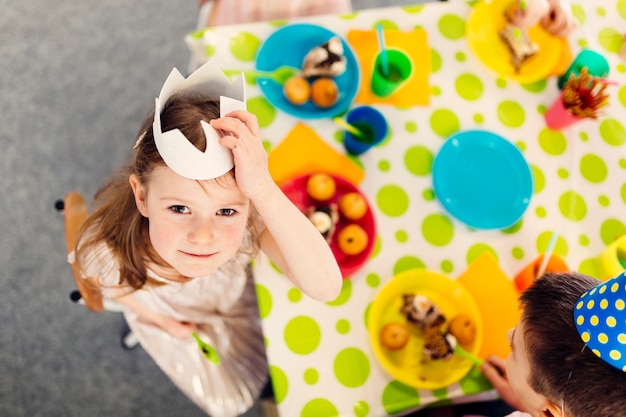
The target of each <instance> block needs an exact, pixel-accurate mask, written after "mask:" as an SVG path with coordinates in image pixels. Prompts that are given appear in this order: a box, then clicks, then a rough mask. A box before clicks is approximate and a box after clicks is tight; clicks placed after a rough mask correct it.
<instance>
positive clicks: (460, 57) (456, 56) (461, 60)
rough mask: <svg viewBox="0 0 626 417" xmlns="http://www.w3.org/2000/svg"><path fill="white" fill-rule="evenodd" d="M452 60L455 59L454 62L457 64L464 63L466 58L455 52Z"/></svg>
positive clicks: (462, 53) (461, 53)
mask: <svg viewBox="0 0 626 417" xmlns="http://www.w3.org/2000/svg"><path fill="white" fill-rule="evenodd" d="M454 58H456V60H457V61H459V62H465V59H466V58H467V56H466V55H465V53H464V52H457V53H456V54H454Z"/></svg>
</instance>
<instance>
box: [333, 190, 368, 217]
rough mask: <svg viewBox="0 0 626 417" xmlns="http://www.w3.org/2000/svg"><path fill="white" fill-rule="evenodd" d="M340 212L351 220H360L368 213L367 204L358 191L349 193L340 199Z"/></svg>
mask: <svg viewBox="0 0 626 417" xmlns="http://www.w3.org/2000/svg"><path fill="white" fill-rule="evenodd" d="M339 211H340V212H341V214H343V215H344V216H345V217H346V218H348V219H350V220H358V219H360V218H361V217H363V216H364V215H365V213H366V212H367V202H366V201H365V198H363V196H362V195H361V194H359V193H357V192H356V191H353V192H349V193H346V194H344V195H342V196H341V197H340V198H339Z"/></svg>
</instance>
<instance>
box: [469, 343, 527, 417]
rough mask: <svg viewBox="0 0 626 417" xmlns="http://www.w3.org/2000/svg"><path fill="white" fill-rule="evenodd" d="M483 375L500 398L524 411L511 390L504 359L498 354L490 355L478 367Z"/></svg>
mask: <svg viewBox="0 0 626 417" xmlns="http://www.w3.org/2000/svg"><path fill="white" fill-rule="evenodd" d="M480 370H481V371H482V373H483V375H485V377H486V378H487V379H488V380H489V381H490V382H491V384H492V385H493V387H494V388H495V389H496V390H497V391H498V393H499V394H500V397H502V400H503V401H504V402H506V403H507V404H509V405H510V406H511V407H513V408H515V409H516V410H520V411H525V410H524V408H523V406H522V404H521V403H520V401H519V400H518V398H517V395H516V394H515V393H514V392H513V388H511V384H510V383H509V380H508V378H507V375H506V361H505V360H504V359H502V358H500V357H498V356H494V355H491V356H489V357H488V358H487V360H486V361H485V362H484V363H483V365H482V366H481V369H480Z"/></svg>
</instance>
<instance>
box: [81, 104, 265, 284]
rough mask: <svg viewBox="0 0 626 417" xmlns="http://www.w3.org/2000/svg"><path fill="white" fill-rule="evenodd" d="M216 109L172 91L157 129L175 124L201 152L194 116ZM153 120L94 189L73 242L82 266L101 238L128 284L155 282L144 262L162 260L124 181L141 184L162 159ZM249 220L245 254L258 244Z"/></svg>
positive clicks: (207, 116)
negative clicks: (118, 165) (117, 166)
mask: <svg viewBox="0 0 626 417" xmlns="http://www.w3.org/2000/svg"><path fill="white" fill-rule="evenodd" d="M219 110H220V109H219V100H215V99H207V98H202V97H182V96H173V97H171V98H170V99H169V100H168V101H167V103H166V105H165V107H164V108H163V111H162V112H161V124H162V130H163V131H164V132H166V131H169V130H172V129H175V128H178V129H179V130H180V131H181V132H182V133H183V135H185V137H187V139H188V140H189V141H190V142H191V143H193V144H194V145H195V146H196V147H197V148H198V149H199V150H201V151H203V152H204V150H205V148H206V138H205V135H204V130H203V129H202V126H201V124H200V120H204V121H206V122H209V121H210V120H212V119H216V118H219V115H220V111H219ZM153 120H154V114H151V115H149V116H148V117H147V118H146V119H145V121H144V122H143V124H142V127H141V129H140V130H139V135H138V137H139V140H137V143H136V145H135V148H136V151H135V153H134V157H131V161H130V162H129V163H128V164H127V165H126V166H125V167H124V168H122V169H121V170H119V171H118V172H117V173H116V174H114V175H113V176H112V177H111V178H110V179H109V180H108V181H107V182H106V183H105V184H104V185H103V186H102V187H101V188H100V190H98V192H97V193H96V196H95V202H94V203H95V204H94V205H95V211H94V212H93V214H91V215H90V216H89V217H88V218H87V221H86V222H85V224H84V225H83V228H82V232H81V237H80V238H79V239H78V244H77V247H76V263H77V265H78V267H79V269H80V270H83V268H82V266H81V259H85V256H84V255H86V254H88V253H90V251H92V250H94V248H95V247H97V245H99V244H101V243H102V242H104V243H106V245H107V247H108V248H109V250H110V251H111V252H112V254H113V256H114V257H115V260H116V261H117V263H118V265H119V270H120V284H122V283H125V284H128V285H129V286H130V287H132V288H134V289H139V288H141V287H142V286H143V285H144V284H146V282H149V283H150V284H154V285H159V282H158V281H156V280H153V279H150V278H149V277H148V276H147V273H146V267H147V263H148V262H152V263H155V264H157V265H161V266H164V265H166V263H165V261H164V260H163V259H162V258H161V257H160V256H159V255H158V254H157V253H156V251H155V250H154V247H153V246H152V244H151V242H150V238H149V233H148V219H147V218H145V217H143V216H142V215H141V213H140V212H139V210H138V209H137V206H136V205H135V198H134V194H133V191H132V189H131V186H130V183H129V177H130V175H131V174H134V175H136V176H137V177H138V178H139V181H140V182H141V183H142V184H147V182H148V180H149V178H150V175H151V173H152V172H153V170H154V168H155V167H157V166H164V165H165V162H163V159H162V158H161V155H160V154H159V152H158V150H157V147H156V145H155V142H154V136H153V133H152V122H153ZM234 175H235V173H234V169H233V170H231V171H230V172H228V173H226V174H225V175H224V176H223V177H219V178H216V179H215V181H217V182H218V184H220V185H223V186H226V185H225V183H226V181H227V180H226V179H225V178H224V177H225V176H231V177H233V178H231V180H234ZM222 183H224V184H222ZM251 213H253V215H255V213H256V211H255V210H254V209H252V211H251ZM255 223H256V221H255V219H250V218H249V219H248V224H247V226H246V229H247V231H248V241H249V242H250V245H248V246H245V247H243V248H242V249H241V251H243V252H247V253H249V254H250V255H254V254H255V253H256V251H257V250H258V233H257V231H256V229H255V227H254V224H255Z"/></svg>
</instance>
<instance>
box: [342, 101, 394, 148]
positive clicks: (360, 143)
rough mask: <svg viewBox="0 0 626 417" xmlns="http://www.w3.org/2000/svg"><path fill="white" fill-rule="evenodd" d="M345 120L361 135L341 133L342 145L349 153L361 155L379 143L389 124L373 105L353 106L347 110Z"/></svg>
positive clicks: (383, 138) (385, 134)
mask: <svg viewBox="0 0 626 417" xmlns="http://www.w3.org/2000/svg"><path fill="white" fill-rule="evenodd" d="M346 122H348V123H349V124H351V125H352V126H354V127H355V128H357V129H358V130H359V131H360V132H361V133H363V137H361V138H360V137H358V136H355V135H353V134H352V133H350V132H348V131H347V130H346V131H345V132H344V134H343V145H344V147H345V148H346V151H347V152H348V153H349V154H351V155H361V154H363V153H365V152H367V151H368V150H369V149H371V148H372V147H374V146H377V145H379V144H380V143H381V142H382V141H383V140H385V138H386V137H387V133H388V132H389V125H388V124H387V119H385V116H383V114H382V113H381V112H379V111H378V110H376V109H375V108H374V107H370V106H361V107H355V108H354V109H352V110H350V111H349V112H348V115H347V116H346Z"/></svg>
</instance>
